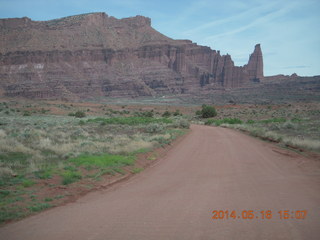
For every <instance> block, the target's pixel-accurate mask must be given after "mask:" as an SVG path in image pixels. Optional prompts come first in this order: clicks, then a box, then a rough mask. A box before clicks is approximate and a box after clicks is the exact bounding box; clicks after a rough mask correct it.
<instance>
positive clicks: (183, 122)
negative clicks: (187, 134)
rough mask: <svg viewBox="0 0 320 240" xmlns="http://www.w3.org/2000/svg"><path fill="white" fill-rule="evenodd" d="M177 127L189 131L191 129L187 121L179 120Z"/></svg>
mask: <svg viewBox="0 0 320 240" xmlns="http://www.w3.org/2000/svg"><path fill="white" fill-rule="evenodd" d="M177 127H179V128H186V129H189V128H190V123H189V121H188V120H186V119H179V120H178V121H177Z"/></svg>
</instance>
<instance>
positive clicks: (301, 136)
mask: <svg viewBox="0 0 320 240" xmlns="http://www.w3.org/2000/svg"><path fill="white" fill-rule="evenodd" d="M318 109H319V104H317V103H297V104H290V103H289V104H281V105H280V104H279V105H239V106H236V105H230V106H224V107H220V108H219V109H218V116H217V117H216V118H210V119H208V120H205V121H204V123H205V124H206V125H215V126H223V127H229V128H233V129H238V130H241V131H244V132H247V133H249V134H250V135H252V136H255V137H259V138H262V139H265V140H270V141H274V142H278V143H279V144H280V145H281V146H283V147H289V148H293V149H298V150H300V151H303V150H311V151H316V152H320V141H319V139H320V121H319V117H320V111H319V110H318Z"/></svg>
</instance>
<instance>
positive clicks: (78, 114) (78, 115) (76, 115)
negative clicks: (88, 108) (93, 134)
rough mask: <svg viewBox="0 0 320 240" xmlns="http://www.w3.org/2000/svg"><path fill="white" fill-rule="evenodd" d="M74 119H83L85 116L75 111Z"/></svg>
mask: <svg viewBox="0 0 320 240" xmlns="http://www.w3.org/2000/svg"><path fill="white" fill-rule="evenodd" d="M74 116H75V117H77V118H83V117H85V116H86V114H85V113H84V112H81V111H77V112H76V113H75V114H74Z"/></svg>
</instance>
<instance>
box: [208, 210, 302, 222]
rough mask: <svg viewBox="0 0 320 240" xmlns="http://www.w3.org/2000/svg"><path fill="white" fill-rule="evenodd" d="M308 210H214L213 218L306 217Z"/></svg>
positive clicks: (282, 218) (283, 218)
mask: <svg viewBox="0 0 320 240" xmlns="http://www.w3.org/2000/svg"><path fill="white" fill-rule="evenodd" d="M307 213H308V211H307V210H277V211H272V210H241V211H236V210H214V211H212V219H213V220H218V219H275V218H277V219H281V220H287V219H299V220H300V219H305V218H306V217H307Z"/></svg>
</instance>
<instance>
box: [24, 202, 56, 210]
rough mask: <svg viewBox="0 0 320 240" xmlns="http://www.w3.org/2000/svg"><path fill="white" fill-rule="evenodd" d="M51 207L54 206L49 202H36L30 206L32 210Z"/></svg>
mask: <svg viewBox="0 0 320 240" xmlns="http://www.w3.org/2000/svg"><path fill="white" fill-rule="evenodd" d="M50 207H52V205H51V204H49V203H36V204H35V205H32V206H29V207H28V209H29V210H30V211H32V212H40V211H42V210H44V209H47V208H50Z"/></svg>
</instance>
